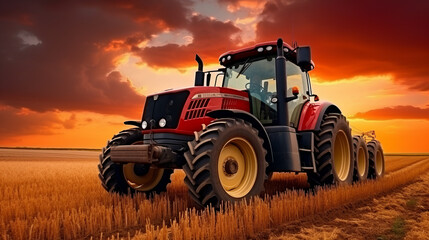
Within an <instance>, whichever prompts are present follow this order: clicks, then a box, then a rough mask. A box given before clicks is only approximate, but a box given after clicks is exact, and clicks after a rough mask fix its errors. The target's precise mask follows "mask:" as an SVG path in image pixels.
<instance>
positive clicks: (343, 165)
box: [307, 113, 354, 187]
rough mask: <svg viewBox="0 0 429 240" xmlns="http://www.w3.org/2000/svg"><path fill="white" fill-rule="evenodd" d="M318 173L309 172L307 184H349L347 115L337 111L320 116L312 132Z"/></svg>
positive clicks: (351, 162) (350, 155) (350, 158)
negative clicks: (316, 126) (315, 129)
mask: <svg viewBox="0 0 429 240" xmlns="http://www.w3.org/2000/svg"><path fill="white" fill-rule="evenodd" d="M314 154H315V158H316V166H315V167H316V170H317V173H314V172H312V171H311V172H308V173H307V175H308V182H309V184H310V186H313V187H314V186H317V185H331V184H351V183H352V180H353V167H354V159H353V146H352V136H351V133H350V128H349V125H348V122H347V121H346V118H345V117H344V116H343V115H341V114H339V113H328V114H325V115H324V116H323V120H322V123H321V125H320V131H318V132H316V134H315V153H314Z"/></svg>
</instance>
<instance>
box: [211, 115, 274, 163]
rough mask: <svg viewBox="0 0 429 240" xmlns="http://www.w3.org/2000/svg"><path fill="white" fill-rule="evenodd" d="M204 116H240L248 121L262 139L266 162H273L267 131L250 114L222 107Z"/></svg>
mask: <svg viewBox="0 0 429 240" xmlns="http://www.w3.org/2000/svg"><path fill="white" fill-rule="evenodd" d="M206 116H209V117H211V118H240V119H243V120H244V121H246V122H250V123H251V124H252V126H253V127H254V128H256V129H257V130H258V132H259V133H258V135H259V137H261V138H262V139H263V140H264V143H263V144H262V146H263V147H264V148H265V149H267V151H268V152H267V162H268V163H273V160H274V158H273V151H272V148H271V141H270V138H269V137H268V133H267V131H266V130H265V128H264V126H263V125H262V123H261V122H260V121H259V120H258V119H257V118H256V117H255V116H253V115H252V114H250V113H248V112H246V111H243V110H238V109H222V110H214V111H211V112H208V113H207V114H206Z"/></svg>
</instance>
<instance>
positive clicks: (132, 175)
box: [122, 141, 164, 192]
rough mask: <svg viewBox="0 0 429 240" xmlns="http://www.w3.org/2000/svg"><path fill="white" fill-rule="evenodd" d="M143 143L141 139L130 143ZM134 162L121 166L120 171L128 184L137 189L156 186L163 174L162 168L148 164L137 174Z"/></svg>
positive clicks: (141, 189) (142, 189)
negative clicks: (144, 169)
mask: <svg viewBox="0 0 429 240" xmlns="http://www.w3.org/2000/svg"><path fill="white" fill-rule="evenodd" d="M136 144H143V142H142V141H138V142H135V143H133V144H132V145H136ZM138 167H139V166H137V165H136V164H135V163H127V164H124V165H123V166H122V172H123V174H124V177H125V180H126V181H127V183H128V185H129V186H130V187H132V188H133V189H135V190H137V191H142V192H144V191H150V190H152V189H153V188H155V187H156V185H157V184H158V183H159V182H160V181H161V178H162V175H163V174H164V169H163V168H157V167H154V166H150V167H149V166H148V167H149V169H146V171H144V173H143V174H142V173H140V174H138V171H136V168H138Z"/></svg>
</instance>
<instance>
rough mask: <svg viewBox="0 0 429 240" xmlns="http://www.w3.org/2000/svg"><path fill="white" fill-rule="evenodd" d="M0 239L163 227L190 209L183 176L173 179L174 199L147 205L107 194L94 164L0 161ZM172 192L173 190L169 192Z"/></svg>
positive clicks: (144, 201)
mask: <svg viewBox="0 0 429 240" xmlns="http://www.w3.org/2000/svg"><path fill="white" fill-rule="evenodd" d="M0 168H1V169H2V173H1V175H0V183H1V185H0V239H76V238H82V237H85V236H91V235H96V236H97V235H98V236H99V235H100V233H101V232H105V233H110V234H112V233H114V232H119V231H120V232H127V231H132V230H133V229H139V228H142V227H144V226H145V225H146V219H148V218H149V219H151V220H152V223H154V224H162V221H163V220H165V219H167V220H168V219H171V218H174V217H178V216H179V212H182V211H184V210H185V209H186V208H188V207H189V206H190V204H189V202H188V201H189V199H188V197H187V192H186V189H185V188H184V186H183V187H182V186H177V185H176V184H177V182H182V181H183V177H182V176H180V174H178V175H177V174H175V175H173V177H172V180H173V182H176V183H174V184H173V185H171V186H169V191H171V192H172V193H174V194H176V195H172V197H169V196H167V195H166V194H163V195H156V196H155V197H154V199H151V200H148V199H147V198H146V197H145V196H144V195H141V194H138V195H136V196H134V197H133V198H131V197H128V196H119V195H115V194H109V193H107V192H105V191H104V189H102V188H101V186H100V183H99V180H98V178H97V169H96V162H95V161H74V162H65V161H57V162H54V161H29V162H21V161H8V162H6V161H0ZM171 187H173V189H171Z"/></svg>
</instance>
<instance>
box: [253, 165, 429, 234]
mask: <svg viewBox="0 0 429 240" xmlns="http://www.w3.org/2000/svg"><path fill="white" fill-rule="evenodd" d="M260 237H261V238H263V239H377V240H387V239H410V240H411V239H429V173H427V174H425V175H422V176H420V177H419V178H418V179H417V180H416V181H415V182H413V183H410V184H408V185H407V186H405V187H402V188H400V189H397V190H395V191H393V192H391V193H389V194H387V195H384V196H376V197H374V198H372V199H370V200H369V201H365V202H359V203H357V204H353V205H349V206H345V207H342V208H339V209H336V210H333V211H329V212H327V213H322V214H318V215H315V216H310V217H307V218H305V219H301V220H299V221H295V222H292V223H288V224H285V225H282V226H279V227H278V228H275V229H269V230H267V231H266V232H264V233H261V234H260Z"/></svg>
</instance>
